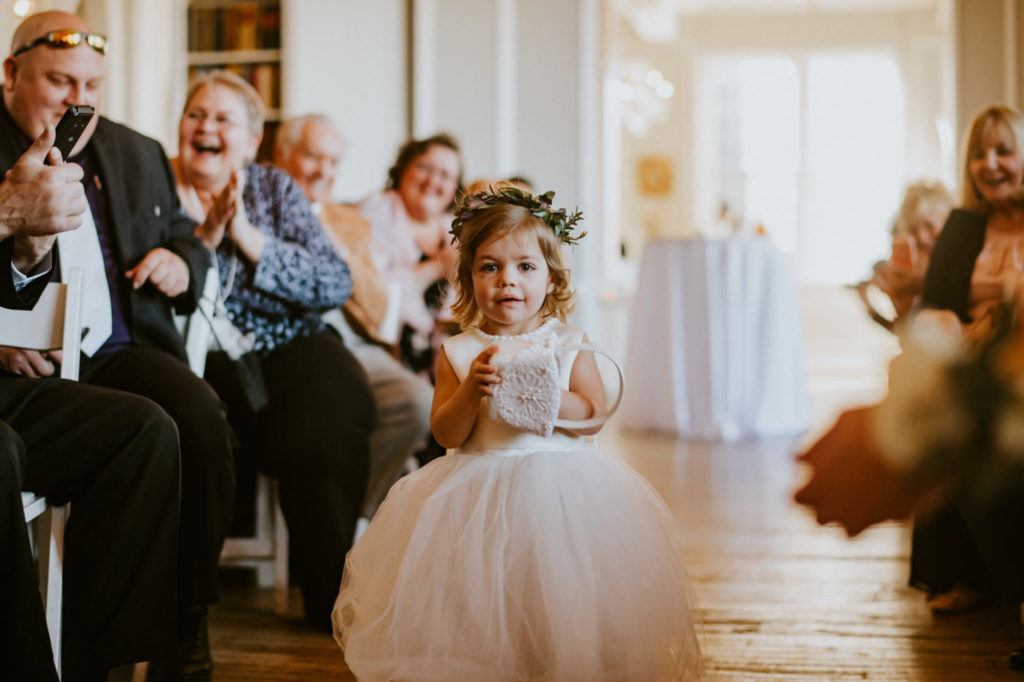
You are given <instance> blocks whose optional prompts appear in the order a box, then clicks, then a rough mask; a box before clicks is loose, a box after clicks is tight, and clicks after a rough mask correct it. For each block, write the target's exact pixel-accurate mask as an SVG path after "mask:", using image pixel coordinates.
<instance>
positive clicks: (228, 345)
mask: <svg viewBox="0 0 1024 682" xmlns="http://www.w3.org/2000/svg"><path fill="white" fill-rule="evenodd" d="M214 257H216V254H215V256H214ZM237 265H238V261H237V258H236V257H235V254H234V252H232V267H231V276H230V278H229V280H228V285H227V286H226V287H225V291H224V293H223V295H219V296H218V297H217V300H216V301H210V299H209V298H206V299H204V301H203V302H204V303H206V305H202V304H201V305H200V306H199V311H200V312H201V313H202V315H203V318H204V319H205V320H206V322H207V323H208V324H209V325H210V331H211V332H213V338H214V339H215V340H216V342H217V346H218V348H217V349H213V350H209V351H207V354H206V371H205V372H204V373H203V376H204V378H205V379H206V380H207V381H208V382H209V383H210V385H211V386H213V387H214V389H216V391H217V393H218V394H219V395H220V398H221V400H223V401H224V402H226V403H227V404H229V405H243V406H244V407H245V408H246V409H248V410H249V411H250V412H253V413H255V412H259V411H260V410H262V409H263V408H265V407H266V406H267V405H268V404H269V403H270V396H269V395H268V393H267V384H266V381H265V380H264V378H263V358H262V357H260V355H259V353H257V352H256V351H254V350H253V349H252V348H253V338H252V335H251V334H248V335H247V334H242V332H240V331H239V330H238V329H237V328H236V327H235V326H234V325H233V324H231V320H229V319H228V316H227V309H226V308H225V307H224V301H226V300H227V297H228V294H230V293H231V289H232V286H233V285H234V280H235V269H236V268H237ZM211 303H212V307H213V310H212V312H211V311H210V310H209V308H210V307H211V305H210V304H211Z"/></svg>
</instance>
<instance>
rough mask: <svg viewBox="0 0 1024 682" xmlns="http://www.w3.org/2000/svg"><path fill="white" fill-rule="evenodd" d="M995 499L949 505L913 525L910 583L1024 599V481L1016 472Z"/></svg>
mask: <svg viewBox="0 0 1024 682" xmlns="http://www.w3.org/2000/svg"><path fill="white" fill-rule="evenodd" d="M1006 478H1007V479H1008V482H1004V487H1003V489H1002V490H1000V491H998V493H995V492H993V493H992V496H991V499H987V500H984V501H974V502H973V503H972V502H971V501H961V502H959V503H958V504H955V505H948V506H946V507H943V508H942V509H940V510H938V511H937V512H935V513H934V514H933V515H932V516H930V517H928V518H926V519H923V520H920V521H916V522H915V524H914V534H913V545H912V549H911V554H910V584H911V585H913V586H914V587H918V588H921V589H924V590H927V591H929V592H945V591H948V590H950V589H952V588H954V587H958V586H959V587H968V588H971V589H973V590H975V591H977V592H981V593H983V594H987V595H989V596H993V597H999V598H1000V599H1003V600H1005V601H1007V602H1011V603H1012V602H1020V601H1024V482H1022V481H1021V479H1020V478H1019V476H1018V475H1017V474H1015V473H1012V472H1011V473H1009V474H1007V477H1006Z"/></svg>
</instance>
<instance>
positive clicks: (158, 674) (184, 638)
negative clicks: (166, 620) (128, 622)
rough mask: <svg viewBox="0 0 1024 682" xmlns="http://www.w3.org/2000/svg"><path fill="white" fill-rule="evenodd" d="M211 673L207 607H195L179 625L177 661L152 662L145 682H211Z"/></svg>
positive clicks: (184, 615)
mask: <svg viewBox="0 0 1024 682" xmlns="http://www.w3.org/2000/svg"><path fill="white" fill-rule="evenodd" d="M212 673H213V657H212V656H210V631H209V627H208V625H207V615H206V607H205V606H196V607H192V608H189V609H188V610H187V611H185V612H184V613H183V614H181V620H180V621H179V623H178V655H177V659H176V660H174V661H152V662H150V663H149V665H148V666H147V668H146V682H210V680H211V676H212Z"/></svg>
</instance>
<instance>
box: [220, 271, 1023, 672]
mask: <svg viewBox="0 0 1024 682" xmlns="http://www.w3.org/2000/svg"><path fill="white" fill-rule="evenodd" d="M802 295H803V299H804V323H805V327H806V335H805V337H806V339H805V351H806V358H807V370H808V382H809V390H810V395H811V399H812V422H813V426H812V429H811V433H809V434H805V435H804V436H802V437H800V438H795V439H781V440H772V441H748V442H741V443H732V444H723V443H704V442H686V441H680V440H676V439H675V438H671V437H667V436H662V435H656V434H649V433H636V432H623V431H621V430H618V429H616V428H615V426H614V424H612V425H610V426H609V427H608V428H606V430H605V432H604V433H603V434H602V441H603V442H604V443H605V444H606V445H609V446H611V447H612V448H615V449H616V450H617V451H619V452H622V453H623V455H624V457H625V459H626V460H627V461H628V462H629V463H630V464H631V465H632V466H634V467H635V468H636V469H637V470H639V471H640V472H641V473H642V474H644V475H645V476H646V477H647V478H648V479H649V480H650V481H651V482H652V483H653V484H654V485H655V487H656V488H657V489H658V490H659V492H660V493H661V494H662V496H663V497H664V498H665V501H666V502H667V503H668V505H669V507H670V508H671V509H672V511H673V513H674V514H675V515H676V518H677V519H678V521H679V529H680V530H679V532H680V534H681V538H682V541H683V545H684V548H685V557H684V558H685V561H686V565H687V568H688V570H689V573H690V577H691V579H692V581H693V583H694V586H695V589H696V593H697V597H698V600H699V602H700V604H699V605H700V613H701V616H702V618H703V629H704V652H705V655H706V657H707V669H708V674H707V679H708V680H723V681H729V682H731V681H736V682H739V681H743V682H748V681H757V680H770V681H776V680H797V681H811V680H814V681H820V680H912V681H916V682H932V681H939V680H950V681H974V680H1003V679H1006V680H1024V673H1014V672H1013V671H1010V670H1009V669H1008V668H1007V666H1006V655H1007V654H1008V652H1009V651H1010V650H1011V649H1013V648H1014V647H1016V646H1018V644H1019V641H1020V639H1021V626H1020V624H1019V618H1018V613H1017V611H1016V609H1012V608H1003V609H989V610H985V611H981V612H978V613H974V614H969V615H962V616H947V617H941V618H937V617H934V616H932V615H931V613H930V612H929V611H928V609H927V608H926V607H925V605H924V601H923V597H922V595H921V594H920V593H918V592H916V591H914V590H911V589H910V588H908V587H907V586H906V573H907V553H908V544H907V542H908V536H907V529H906V528H905V526H903V525H901V524H890V525H886V526H882V527H879V528H875V529H873V530H871V531H869V532H867V533H865V534H864V535H863V537H861V538H858V539H857V540H855V541H849V540H847V539H845V537H844V536H843V534H842V533H841V532H839V531H838V530H836V529H834V528H818V527H816V526H815V524H814V523H813V520H812V519H811V518H810V516H809V515H808V514H807V513H806V512H805V511H804V510H802V509H799V508H797V507H796V506H795V505H794V504H793V503H792V502H791V501H790V495H791V493H792V491H793V490H794V488H795V487H796V485H797V483H798V481H799V479H800V477H801V475H802V472H801V471H799V470H798V469H797V467H796V466H795V465H794V462H793V453H794V452H795V451H796V450H797V449H798V448H799V447H800V445H801V443H803V442H805V441H806V440H807V439H808V438H811V437H813V435H814V434H815V433H818V432H820V431H821V430H822V429H824V428H825V427H826V426H827V425H828V424H829V423H830V421H831V420H832V418H833V417H834V415H835V412H836V410H838V409H839V408H841V407H843V406H846V405H851V404H856V403H859V402H863V401H867V400H871V399H872V398H874V397H877V396H878V395H880V394H881V391H882V390H883V387H884V382H885V366H886V363H887V361H888V359H889V358H890V357H891V356H892V355H893V354H894V353H895V352H896V346H895V343H894V341H893V339H891V338H890V337H889V336H888V335H887V334H886V333H885V332H883V331H882V330H881V329H880V328H875V327H873V326H872V324H871V323H870V322H868V321H867V320H866V318H865V317H863V313H862V312H861V310H860V309H859V308H858V307H857V305H856V303H855V302H854V300H853V297H852V295H850V294H848V293H847V292H841V291H838V290H809V291H804V292H803V294H802ZM292 601H293V607H294V611H295V612H294V614H293V615H292V616H291V617H288V618H281V617H278V616H275V615H273V613H272V612H271V594H270V592H269V591H268V590H259V589H257V588H251V587H242V586H228V587H227V588H226V590H225V595H224V599H223V602H222V604H220V605H219V606H217V607H216V608H214V610H213V612H212V618H211V639H212V644H213V655H214V659H215V662H216V671H215V674H214V680H217V681H221V682H226V681H229V680H275V681H292V680H295V681H298V680H303V681H307V682H308V681H315V680H329V679H346V678H345V677H343V675H344V663H343V661H342V658H341V655H340V654H339V652H338V650H337V648H336V647H335V645H334V642H333V640H332V639H331V638H330V637H329V636H328V635H326V634H321V633H319V632H316V631H313V630H312V629H310V628H308V627H307V626H306V625H305V624H304V623H303V621H302V620H301V618H300V616H299V613H300V612H299V611H298V607H299V604H298V601H299V600H298V596H297V595H295V597H294V598H293V600H292ZM347 679H351V678H350V677H349V678H347Z"/></svg>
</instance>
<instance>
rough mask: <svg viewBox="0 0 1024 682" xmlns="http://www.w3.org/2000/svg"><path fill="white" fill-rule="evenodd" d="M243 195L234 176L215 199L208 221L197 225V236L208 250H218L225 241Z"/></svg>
mask: <svg viewBox="0 0 1024 682" xmlns="http://www.w3.org/2000/svg"><path fill="white" fill-rule="evenodd" d="M241 194H242V193H241V191H239V189H238V177H237V175H236V174H232V175H231V179H230V180H228V184H227V185H226V186H225V187H224V189H223V190H222V191H221V193H220V194H218V195H217V196H216V197H214V200H213V205H212V206H210V208H209V210H207V211H206V219H205V220H204V221H203V222H202V224H200V225H196V231H195V235H196V236H197V237H199V239H201V240H202V242H203V244H205V245H206V248H208V249H210V250H213V249H216V248H217V247H218V246H220V243H221V241H223V240H224V234H225V232H226V231H227V227H228V223H230V222H231V221H232V219H233V218H234V217H235V212H236V211H237V210H238V205H239V201H240V199H241Z"/></svg>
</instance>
